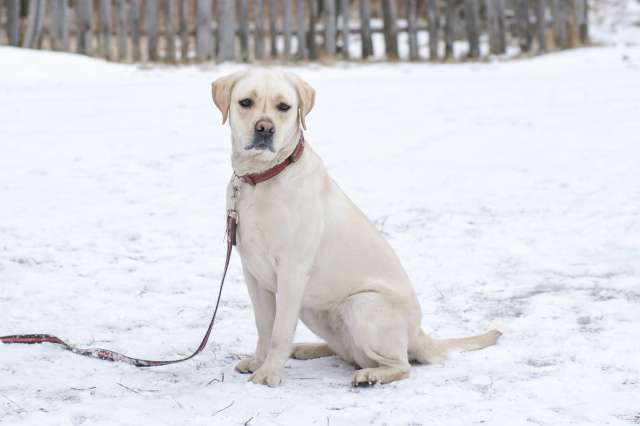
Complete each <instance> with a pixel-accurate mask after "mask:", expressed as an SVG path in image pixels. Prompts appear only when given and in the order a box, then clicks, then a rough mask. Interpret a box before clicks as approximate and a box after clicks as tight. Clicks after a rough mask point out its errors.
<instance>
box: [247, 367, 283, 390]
mask: <svg viewBox="0 0 640 426" xmlns="http://www.w3.org/2000/svg"><path fill="white" fill-rule="evenodd" d="M249 380H251V381H252V382H253V383H256V384H258V385H267V386H270V387H272V388H273V387H276V386H278V385H279V384H280V382H281V379H280V372H279V371H277V370H276V369H274V368H269V367H266V366H262V367H260V368H258V370H257V371H256V372H255V373H253V376H251V378H250V379H249Z"/></svg>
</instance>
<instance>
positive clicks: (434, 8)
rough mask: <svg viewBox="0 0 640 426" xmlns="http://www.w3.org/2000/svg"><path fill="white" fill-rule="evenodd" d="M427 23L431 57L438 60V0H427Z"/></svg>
mask: <svg viewBox="0 0 640 426" xmlns="http://www.w3.org/2000/svg"><path fill="white" fill-rule="evenodd" d="M427 25H428V26H429V59H430V60H432V61H437V60H438V45H439V44H440V43H439V41H438V28H439V25H438V2H437V1H436V0H427Z"/></svg>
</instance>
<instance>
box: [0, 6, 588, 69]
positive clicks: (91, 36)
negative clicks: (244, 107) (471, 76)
mask: <svg viewBox="0 0 640 426" xmlns="http://www.w3.org/2000/svg"><path fill="white" fill-rule="evenodd" d="M0 2H1V3H0V44H8V45H12V46H21V47H27V48H37V49H52V50H60V51H68V52H77V53H80V54H85V55H90V56H99V57H103V58H106V59H108V60H113V61H120V62H130V61H133V62H141V61H149V62H159V61H163V62H168V63H189V62H204V61H217V62H223V61H244V62H254V61H273V60H276V61H284V62H288V61H306V60H318V59H322V60H328V61H331V60H334V59H342V60H363V59H386V60H391V61H394V60H411V61H417V60H427V59H428V60H431V61H439V60H455V59H480V58H484V57H487V56H488V55H492V54H493V55H500V54H504V53H506V52H509V53H514V52H515V53H518V52H521V53H524V54H527V53H542V52H545V51H548V50H552V49H565V48H570V47H575V46H578V45H580V44H584V43H587V42H588V0H0Z"/></svg>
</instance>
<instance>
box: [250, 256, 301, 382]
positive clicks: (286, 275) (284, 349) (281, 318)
mask: <svg viewBox="0 0 640 426" xmlns="http://www.w3.org/2000/svg"><path fill="white" fill-rule="evenodd" d="M290 266H291V265H290ZM307 280H308V273H307V272H306V269H301V268H300V267H299V266H297V267H295V266H294V267H290V268H287V267H281V268H279V273H278V290H277V291H278V296H277V302H276V317H275V321H274V324H273V331H272V333H271V343H270V347H269V352H268V354H267V358H266V359H265V361H264V363H263V364H262V366H261V367H260V368H259V369H258V370H257V371H256V372H255V373H254V375H253V376H252V377H251V381H252V382H254V383H258V384H264V385H269V386H277V385H278V384H280V380H281V374H282V369H283V368H284V363H285V362H286V360H287V359H288V358H289V355H290V354H291V344H292V341H293V334H294V332H295V329H296V324H297V322H298V315H299V314H300V306H301V304H302V296H303V294H304V289H305V287H306V284H307Z"/></svg>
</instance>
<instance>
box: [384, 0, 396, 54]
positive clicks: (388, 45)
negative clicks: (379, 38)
mask: <svg viewBox="0 0 640 426" xmlns="http://www.w3.org/2000/svg"><path fill="white" fill-rule="evenodd" d="M382 20H383V22H384V44H385V51H386V53H387V59H388V60H390V61H397V60H398V27H397V13H396V2H395V0H382Z"/></svg>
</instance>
